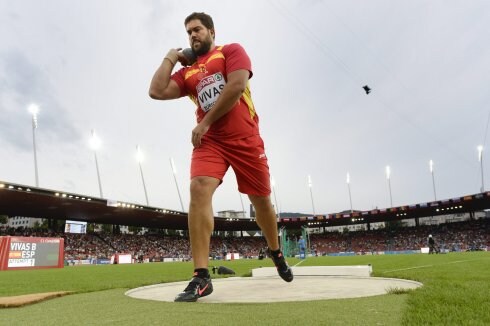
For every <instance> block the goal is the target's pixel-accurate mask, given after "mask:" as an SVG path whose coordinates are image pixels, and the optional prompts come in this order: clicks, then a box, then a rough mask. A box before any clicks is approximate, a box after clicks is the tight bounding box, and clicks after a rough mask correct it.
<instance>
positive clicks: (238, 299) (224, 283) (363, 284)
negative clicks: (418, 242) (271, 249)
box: [125, 276, 422, 303]
mask: <svg viewBox="0 0 490 326" xmlns="http://www.w3.org/2000/svg"><path fill="white" fill-rule="evenodd" d="M187 284H188V281H185V282H176V283H163V284H155V285H150V286H144V287H140V288H136V289H132V290H129V291H127V292H126V293H125V294H126V295H127V296H129V297H132V298H136V299H146V300H156V301H167V302H173V301H174V298H175V296H176V295H177V294H178V293H180V292H182V291H183V290H184V288H185V287H186V286H187ZM420 286H422V283H419V282H415V281H410V280H401V279H393V278H380V277H345V276H342V277H337V276H295V277H294V280H293V281H292V282H291V283H286V282H284V281H283V280H281V279H280V278H279V277H277V276H275V277H229V278H222V279H213V288H214V291H213V293H212V294H210V295H209V296H206V297H203V298H200V299H199V300H198V302H204V303H260V302H287V301H312V300H326V299H344V298H359V297H368V296H374V295H381V294H386V293H388V292H389V291H390V290H408V289H415V288H418V287H420Z"/></svg>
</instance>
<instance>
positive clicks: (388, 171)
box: [386, 166, 393, 207]
mask: <svg viewBox="0 0 490 326" xmlns="http://www.w3.org/2000/svg"><path fill="white" fill-rule="evenodd" d="M390 175H391V170H390V167H389V166H387V167H386V179H388V190H389V192H390V207H393V197H392V196H391V181H390Z"/></svg>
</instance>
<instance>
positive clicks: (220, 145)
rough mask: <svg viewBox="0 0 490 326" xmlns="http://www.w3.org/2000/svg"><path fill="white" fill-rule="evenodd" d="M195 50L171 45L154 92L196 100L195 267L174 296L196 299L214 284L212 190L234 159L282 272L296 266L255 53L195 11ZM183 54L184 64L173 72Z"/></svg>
mask: <svg viewBox="0 0 490 326" xmlns="http://www.w3.org/2000/svg"><path fill="white" fill-rule="evenodd" d="M184 25H185V29H186V31H187V34H188V36H189V44H190V46H191V49H192V52H193V54H194V55H195V58H191V56H189V55H188V53H185V54H186V55H185V54H184V53H183V52H181V51H180V49H170V50H169V51H168V53H167V55H166V56H165V58H164V59H163V61H162V63H161V65H160V67H159V68H158V69H157V71H156V72H155V75H154V76H153V79H152V81H151V85H150V97H151V98H153V99H157V100H170V99H176V98H179V97H183V96H189V98H190V99H191V100H192V101H193V102H194V104H195V105H196V106H197V108H196V117H197V125H196V127H195V128H194V129H193V130H192V136H191V142H192V145H193V146H194V149H193V152H192V160H191V186H190V192H191V200H190V207H189V220H188V223H189V235H190V243H191V251H192V257H193V261H194V275H193V278H192V279H191V281H190V283H189V285H188V286H187V287H186V288H185V289H184V291H183V292H182V293H180V294H178V295H177V297H176V298H175V301H183V302H193V301H196V300H197V299H198V298H200V297H204V296H206V295H209V294H211V293H212V292H213V285H212V283H211V277H210V275H209V271H208V257H209V245H210V238H211V233H212V231H213V228H214V218H213V209H212V198H213V194H214V192H215V190H216V188H217V187H218V186H219V185H220V183H221V182H222V180H223V177H224V175H225V173H226V171H227V170H228V168H229V167H230V166H231V167H232V168H233V170H234V171H235V174H236V178H237V183H238V190H239V191H240V192H241V193H244V194H247V195H248V197H249V198H250V201H251V202H252V204H253V205H254V208H255V211H256V220H257V224H258V225H259V227H260V228H261V230H262V232H263V234H264V236H265V238H266V241H267V245H268V246H269V250H270V252H271V256H272V260H273V262H274V264H275V266H276V267H277V271H278V273H279V276H280V277H281V278H282V279H283V280H285V281H286V282H291V281H292V280H293V274H292V271H291V268H290V267H289V266H288V264H287V262H286V260H285V259H284V256H283V255H282V253H281V251H280V249H279V241H278V234H277V222H276V213H275V211H274V208H273V206H272V203H271V200H270V193H271V188H270V176H269V166H268V164H267V156H266V155H265V151H264V142H263V141H262V138H261V137H260V133H259V117H258V115H257V112H256V111H255V107H254V104H253V102H252V98H251V94H250V89H249V82H248V80H249V78H250V77H252V67H251V62H250V58H249V57H248V55H247V53H246V52H245V50H244V49H243V48H242V47H241V46H240V45H239V44H228V45H223V46H216V45H215V43H214V41H215V29H214V24H213V20H212V18H211V17H210V16H209V15H207V14H205V13H196V12H195V13H192V14H191V15H189V16H188V17H187V18H186V19H185V22H184ZM177 62H180V63H181V64H182V65H183V66H184V67H183V68H181V69H180V70H177V71H176V72H175V73H173V74H172V70H173V68H174V67H175V65H176V64H177Z"/></svg>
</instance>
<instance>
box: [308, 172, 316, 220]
mask: <svg viewBox="0 0 490 326" xmlns="http://www.w3.org/2000/svg"><path fill="white" fill-rule="evenodd" d="M308 187H309V188H310V198H311V207H312V208H313V216H316V212H315V202H314V201H313V190H312V188H313V182H312V181H311V175H308Z"/></svg>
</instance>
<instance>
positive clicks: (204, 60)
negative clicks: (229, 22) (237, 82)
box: [171, 43, 259, 139]
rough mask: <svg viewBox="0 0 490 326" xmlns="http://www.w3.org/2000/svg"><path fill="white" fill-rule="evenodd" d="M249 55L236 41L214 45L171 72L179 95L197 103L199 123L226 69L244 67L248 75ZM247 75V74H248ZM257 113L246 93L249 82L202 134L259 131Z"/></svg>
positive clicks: (239, 135) (233, 136)
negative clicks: (230, 106) (235, 101)
mask: <svg viewBox="0 0 490 326" xmlns="http://www.w3.org/2000/svg"><path fill="white" fill-rule="evenodd" d="M251 66H252V65H251V62H250V58H249V57H248V55H247V53H246V52H245V50H244V49H243V48H242V47H241V46H240V45H239V44H236V43H233V44H228V45H224V46H216V47H215V48H214V49H213V50H211V51H209V52H208V53H206V54H205V55H203V56H200V57H198V58H197V61H196V62H195V63H194V64H193V65H192V66H189V67H184V68H182V69H180V70H178V71H177V72H175V73H174V74H173V75H172V77H171V78H172V79H173V80H174V81H175V82H176V83H177V85H179V88H180V96H181V97H182V96H189V98H190V99H191V100H192V101H193V102H194V104H196V105H197V108H196V118H197V122H198V123H199V122H200V121H201V120H202V119H203V118H204V116H205V115H206V113H207V112H208V111H209V110H212V108H213V105H214V104H215V103H216V101H217V100H218V97H219V96H220V94H221V92H222V90H223V88H224V87H225V85H226V82H227V78H228V77H227V76H228V74H229V73H230V72H233V71H236V70H239V69H245V70H248V71H249V73H250V77H252V67H251ZM250 77H249V78H250ZM258 124H259V117H258V116H257V113H256V112H255V107H254V104H253V102H252V97H251V94H250V86H249V83H248V82H247V87H246V89H245V91H244V92H243V94H242V96H241V97H240V100H239V101H238V102H237V103H236V104H235V106H234V107H233V109H232V110H231V111H230V112H228V113H227V114H225V115H224V116H222V117H221V118H220V119H218V120H216V121H215V122H214V123H213V124H212V125H211V127H210V128H209V130H208V132H207V133H206V134H205V135H204V136H205V137H212V138H221V139H223V138H226V139H239V138H245V137H249V136H252V135H258V134H259V126H258Z"/></svg>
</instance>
